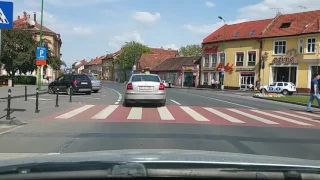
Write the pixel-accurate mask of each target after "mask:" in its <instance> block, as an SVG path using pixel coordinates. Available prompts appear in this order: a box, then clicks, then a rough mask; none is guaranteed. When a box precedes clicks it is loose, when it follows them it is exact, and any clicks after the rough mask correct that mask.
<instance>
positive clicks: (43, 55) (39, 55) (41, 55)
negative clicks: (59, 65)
mask: <svg viewBox="0 0 320 180" xmlns="http://www.w3.org/2000/svg"><path fill="white" fill-rule="evenodd" d="M36 60H47V48H45V47H37V52H36Z"/></svg>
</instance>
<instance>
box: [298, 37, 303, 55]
mask: <svg viewBox="0 0 320 180" xmlns="http://www.w3.org/2000/svg"><path fill="white" fill-rule="evenodd" d="M298 53H299V54H303V39H299V42H298Z"/></svg>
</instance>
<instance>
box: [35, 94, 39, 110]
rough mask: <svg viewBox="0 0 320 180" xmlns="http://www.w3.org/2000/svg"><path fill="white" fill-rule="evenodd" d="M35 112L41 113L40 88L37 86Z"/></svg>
mask: <svg viewBox="0 0 320 180" xmlns="http://www.w3.org/2000/svg"><path fill="white" fill-rule="evenodd" d="M35 113H39V89H38V88H37V92H36V110H35Z"/></svg>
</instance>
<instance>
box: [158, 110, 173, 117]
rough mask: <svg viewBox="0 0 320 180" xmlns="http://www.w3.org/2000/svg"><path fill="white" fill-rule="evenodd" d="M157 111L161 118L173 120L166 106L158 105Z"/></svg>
mask: <svg viewBox="0 0 320 180" xmlns="http://www.w3.org/2000/svg"><path fill="white" fill-rule="evenodd" d="M158 112H159V115H160V117H161V120H174V117H173V116H172V114H171V113H170V111H169V110H168V108H167V107H158Z"/></svg>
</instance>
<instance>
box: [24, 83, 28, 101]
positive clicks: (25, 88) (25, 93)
mask: <svg viewBox="0 0 320 180" xmlns="http://www.w3.org/2000/svg"><path fill="white" fill-rule="evenodd" d="M24 100H25V101H28V99H27V86H24Z"/></svg>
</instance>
